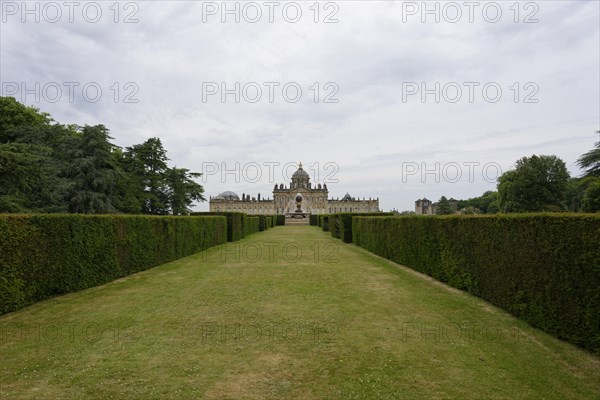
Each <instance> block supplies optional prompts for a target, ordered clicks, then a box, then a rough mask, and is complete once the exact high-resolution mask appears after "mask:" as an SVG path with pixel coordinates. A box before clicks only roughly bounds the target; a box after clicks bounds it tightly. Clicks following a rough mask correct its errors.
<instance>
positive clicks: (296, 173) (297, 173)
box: [292, 163, 308, 179]
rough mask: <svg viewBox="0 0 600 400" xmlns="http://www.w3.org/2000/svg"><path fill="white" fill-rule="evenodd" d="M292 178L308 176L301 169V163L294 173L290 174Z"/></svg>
mask: <svg viewBox="0 0 600 400" xmlns="http://www.w3.org/2000/svg"><path fill="white" fill-rule="evenodd" d="M294 178H308V173H307V172H306V171H305V170H303V169H302V163H300V165H299V166H298V169H297V170H296V172H294V175H292V179H294Z"/></svg>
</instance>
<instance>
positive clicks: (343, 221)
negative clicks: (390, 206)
mask: <svg viewBox="0 0 600 400" xmlns="http://www.w3.org/2000/svg"><path fill="white" fill-rule="evenodd" d="M335 215H336V216H337V225H338V227H337V234H338V236H334V237H337V238H338V239H342V241H344V243H352V217H364V216H373V217H387V216H393V215H394V213H391V212H387V213H382V212H374V213H337V214H335ZM331 235H332V236H333V231H331Z"/></svg>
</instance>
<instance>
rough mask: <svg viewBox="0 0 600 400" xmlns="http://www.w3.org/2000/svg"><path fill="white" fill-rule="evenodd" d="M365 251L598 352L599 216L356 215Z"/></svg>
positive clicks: (355, 236) (357, 233)
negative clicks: (487, 302) (482, 299)
mask: <svg viewBox="0 0 600 400" xmlns="http://www.w3.org/2000/svg"><path fill="white" fill-rule="evenodd" d="M352 223H353V227H352V233H353V241H354V243H355V244H357V245H359V246H361V247H364V248H365V249H367V250H369V251H371V252H373V253H375V254H378V255H380V256H382V257H385V258H388V259H390V260H392V261H394V262H397V263H399V264H403V265H406V266H409V267H410V268H413V269H415V270H417V271H419V272H422V273H425V274H427V275H430V276H432V277H434V278H436V279H438V280H440V281H443V282H447V283H448V284H450V285H451V286H454V287H456V288H459V289H464V290H467V291H469V292H471V293H473V294H475V295H477V296H480V297H482V298H484V299H485V300H487V301H489V302H490V303H493V304H495V305H497V306H499V307H501V308H503V309H505V310H507V311H508V312H510V313H512V314H514V315H515V316H517V317H519V318H521V319H523V320H525V321H527V322H528V323H530V324H531V325H533V326H535V327H538V328H540V329H543V330H545V331H546V332H548V333H550V334H552V335H554V336H556V337H558V338H561V339H564V340H567V341H569V342H571V343H574V344H577V345H579V346H582V347H584V348H587V349H589V350H592V351H594V352H596V353H600V289H599V288H600V215H597V214H519V215H495V216H446V217H436V216H427V217H396V218H394V217H356V218H353V219H352Z"/></svg>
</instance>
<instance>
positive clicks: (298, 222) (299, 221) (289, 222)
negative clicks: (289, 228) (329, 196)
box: [285, 218, 309, 226]
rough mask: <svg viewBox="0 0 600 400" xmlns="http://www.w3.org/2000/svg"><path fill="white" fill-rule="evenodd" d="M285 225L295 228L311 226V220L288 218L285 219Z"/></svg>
mask: <svg viewBox="0 0 600 400" xmlns="http://www.w3.org/2000/svg"><path fill="white" fill-rule="evenodd" d="M285 224H286V225H293V226H299V225H309V220H308V218H301V219H299V218H286V219H285Z"/></svg>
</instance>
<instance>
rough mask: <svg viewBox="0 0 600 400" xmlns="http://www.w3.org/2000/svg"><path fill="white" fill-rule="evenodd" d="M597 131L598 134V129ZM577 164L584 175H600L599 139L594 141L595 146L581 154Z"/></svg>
mask: <svg viewBox="0 0 600 400" xmlns="http://www.w3.org/2000/svg"><path fill="white" fill-rule="evenodd" d="M597 133H599V134H600V131H598V132H597ZM577 164H578V165H579V167H580V168H581V169H583V170H585V172H584V177H589V176H594V177H600V140H599V141H598V142H596V145H595V148H594V149H592V150H590V151H588V152H587V153H585V154H582V155H581V157H579V159H578V160H577Z"/></svg>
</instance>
